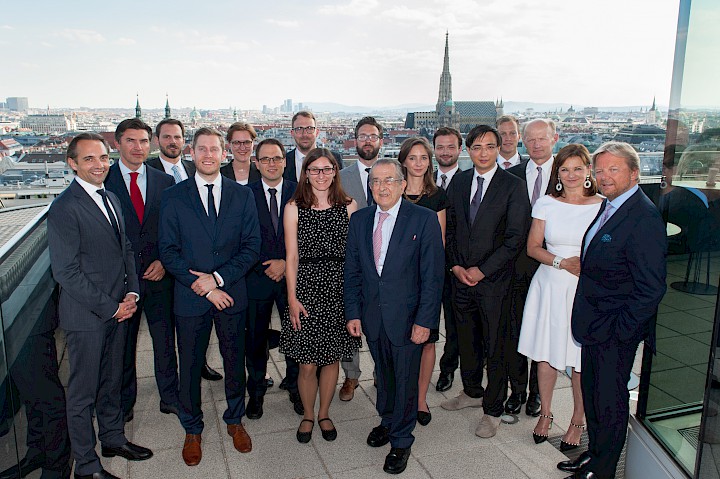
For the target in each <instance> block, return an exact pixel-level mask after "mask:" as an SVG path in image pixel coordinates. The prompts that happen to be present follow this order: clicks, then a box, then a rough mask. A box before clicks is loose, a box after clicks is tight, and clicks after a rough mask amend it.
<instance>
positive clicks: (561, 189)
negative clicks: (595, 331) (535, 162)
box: [518, 144, 603, 451]
mask: <svg viewBox="0 0 720 479" xmlns="http://www.w3.org/2000/svg"><path fill="white" fill-rule="evenodd" d="M590 170H591V166H590V153H589V152H588V150H587V148H585V147H584V146H583V145H576V144H571V145H567V146H565V147H564V148H562V149H561V150H560V151H559V152H558V154H557V155H556V156H555V161H554V163H553V167H552V173H551V175H550V184H549V186H548V194H547V195H545V196H544V197H541V198H539V199H538V200H537V202H535V206H534V207H533V211H532V216H533V222H532V226H531V227H530V234H529V236H528V244H527V252H528V255H529V256H530V257H532V258H535V259H536V260H538V261H539V262H540V263H541V264H540V267H539V268H538V270H537V272H536V273H535V276H533V280H532V282H531V283H530V289H529V291H528V296H527V301H526V303H525V311H524V313H523V324H522V328H521V329H520V342H519V345H518V351H519V352H520V353H521V354H524V355H525V356H527V357H529V358H531V359H533V360H534V361H536V362H537V363H538V385H539V388H540V397H541V398H542V407H541V409H540V417H539V419H538V422H537V424H536V426H535V429H534V431H533V438H534V439H535V443H536V444H539V443H541V442H544V441H545V440H547V437H548V430H549V429H550V427H551V426H552V422H553V415H552V412H551V409H550V406H551V403H552V394H553V389H554V387H555V381H556V380H557V371H558V370H560V371H564V370H565V368H566V367H568V366H570V367H572V368H573V373H572V390H573V400H574V408H573V415H572V419H571V421H570V425H571V426H570V427H569V428H568V431H567V432H566V433H565V435H564V436H563V438H562V442H561V444H560V446H561V449H562V450H563V451H567V450H569V449H574V448H576V447H577V446H578V445H579V444H580V436H581V435H582V431H583V429H584V428H585V424H584V423H585V410H584V408H583V403H582V393H581V390H580V345H579V344H578V343H577V342H576V341H575V339H574V338H573V336H572V330H571V328H570V317H571V314H572V307H573V301H574V299H575V290H576V288H577V283H578V276H579V274H580V250H581V247H582V238H583V235H584V234H585V231H586V230H587V228H588V226H589V225H590V223H591V222H592V221H593V219H594V218H595V217H596V216H597V214H598V211H599V210H600V205H601V204H602V201H603V198H602V197H601V196H600V195H598V194H597V185H596V183H595V179H594V178H593V177H592V175H591V174H590Z"/></svg>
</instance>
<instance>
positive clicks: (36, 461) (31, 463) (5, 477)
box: [0, 453, 45, 479]
mask: <svg viewBox="0 0 720 479" xmlns="http://www.w3.org/2000/svg"><path fill="white" fill-rule="evenodd" d="M44 463H45V454H44V453H40V454H36V455H35V456H33V457H31V458H30V459H28V457H27V456H25V457H23V458H22V459H20V463H19V464H15V465H14V466H12V467H9V468H8V469H5V470H4V471H1V472H0V479H17V478H18V477H25V476H27V475H28V474H30V473H31V472H33V471H34V470H35V469H40V468H41V467H42V465H43V464H44Z"/></svg>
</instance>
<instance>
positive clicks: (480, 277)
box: [441, 125, 530, 438]
mask: <svg viewBox="0 0 720 479" xmlns="http://www.w3.org/2000/svg"><path fill="white" fill-rule="evenodd" d="M501 141H502V140H501V138H500V134H499V133H498V131H497V130H496V129H495V128H493V127H491V126H487V125H478V126H476V127H474V128H473V129H472V130H470V132H469V133H468V135H467V138H466V140H465V145H466V147H467V149H468V152H469V153H470V159H471V160H472V162H473V165H474V168H472V169H471V170H467V171H463V172H461V173H458V174H457V175H456V176H455V178H454V179H453V183H452V185H450V188H448V191H447V196H448V199H449V201H450V207H449V208H448V210H447V231H446V248H447V252H446V256H447V263H448V265H449V267H450V271H451V272H452V274H453V275H454V277H455V289H454V290H455V301H454V303H455V312H456V313H457V316H456V318H455V321H456V325H457V334H458V346H459V349H460V371H461V376H462V382H463V390H462V391H461V392H460V394H459V395H458V396H457V397H454V398H452V399H448V400H446V401H445V402H443V403H442V404H441V406H442V407H443V409H447V410H450V411H456V410H459V409H463V408H467V407H476V408H478V407H482V408H483V409H484V414H483V415H482V417H481V418H480V422H479V424H478V426H477V428H476V429H475V434H476V435H477V436H479V437H482V438H490V437H493V436H494V435H495V434H496V433H497V429H498V426H499V425H500V416H501V414H502V413H503V402H504V401H505V397H506V396H507V379H506V375H505V366H504V362H503V350H504V344H505V340H504V338H503V334H504V332H505V327H506V322H507V319H508V318H507V315H506V314H504V311H503V307H502V305H503V301H504V300H505V296H506V294H507V290H508V288H509V287H510V280H511V276H512V266H513V262H514V261H515V258H516V257H517V255H518V254H519V253H520V251H521V250H522V249H523V247H524V246H525V241H526V239H527V231H528V224H529V221H530V204H529V202H528V199H527V195H526V194H525V191H524V188H523V186H524V183H523V182H522V180H520V179H519V178H517V177H516V176H514V175H511V174H509V173H508V172H507V171H505V170H503V169H501V168H499V167H498V165H497V155H498V145H500V142H501ZM484 363H486V364H484ZM485 365H487V376H488V377H487V387H486V388H484V387H483V385H482V380H483V366H485Z"/></svg>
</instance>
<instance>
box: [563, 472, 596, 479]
mask: <svg viewBox="0 0 720 479" xmlns="http://www.w3.org/2000/svg"><path fill="white" fill-rule="evenodd" d="M597 478H598V475H597V474H595V473H594V472H592V471H580V472H576V473H575V474H573V475H572V476H567V477H566V478H565V479H597Z"/></svg>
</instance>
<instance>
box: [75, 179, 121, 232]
mask: <svg viewBox="0 0 720 479" xmlns="http://www.w3.org/2000/svg"><path fill="white" fill-rule="evenodd" d="M75 181H77V182H78V185H80V186H82V188H83V190H85V192H86V193H87V194H88V195H90V198H91V199H92V200H93V201H94V202H95V204H96V205H97V206H98V208H100V211H101V212H102V214H103V215H105V219H107V220H108V223H110V225H112V221H110V217H109V216H108V212H107V210H106V209H105V205H104V204H103V199H102V196H100V193H98V192H97V190H100V189H103V190H105V185H102V186H99V187H98V186H95V185H93V184H92V183H88V182H87V181H85V180H83V179H82V178H80V177H79V176H76V177H75ZM105 191H106V192H107V190H105ZM108 204H109V205H110V209H111V210H112V212H113V215H114V216H115V221H118V215H117V212H116V211H115V208H114V207H113V205H112V202H111V201H110V200H109V199H108ZM119 224H120V222H119V221H118V225H119Z"/></svg>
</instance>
